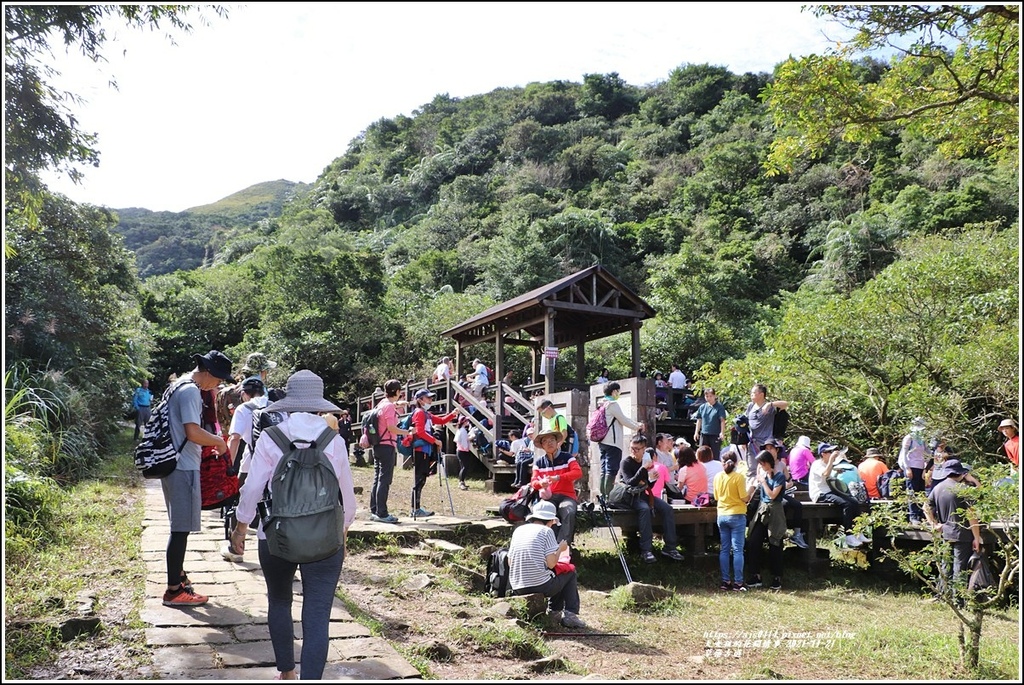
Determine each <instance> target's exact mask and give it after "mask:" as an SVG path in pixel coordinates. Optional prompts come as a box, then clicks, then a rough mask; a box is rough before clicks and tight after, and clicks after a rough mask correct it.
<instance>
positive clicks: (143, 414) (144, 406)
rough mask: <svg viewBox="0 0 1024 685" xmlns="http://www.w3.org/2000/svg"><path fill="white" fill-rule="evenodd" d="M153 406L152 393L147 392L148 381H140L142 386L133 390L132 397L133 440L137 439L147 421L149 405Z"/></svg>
mask: <svg viewBox="0 0 1024 685" xmlns="http://www.w3.org/2000/svg"><path fill="white" fill-rule="evenodd" d="M151 404H153V393H151V392H150V391H149V381H148V380H147V379H145V378H144V379H142V385H140V386H139V387H137V388H135V394H134V395H132V408H133V409H135V438H134V439H135V440H138V439H139V435H140V433H141V432H142V427H143V426H145V425H146V422H147V421H149V414H150V405H151Z"/></svg>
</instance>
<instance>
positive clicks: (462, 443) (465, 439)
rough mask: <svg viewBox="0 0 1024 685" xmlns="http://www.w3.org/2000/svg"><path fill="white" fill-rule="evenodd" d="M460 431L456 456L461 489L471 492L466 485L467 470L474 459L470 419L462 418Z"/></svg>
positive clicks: (459, 424) (456, 436) (458, 431)
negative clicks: (470, 437)
mask: <svg viewBox="0 0 1024 685" xmlns="http://www.w3.org/2000/svg"><path fill="white" fill-rule="evenodd" d="M457 425H458V427H459V428H458V430H456V431H455V456H456V457H458V459H459V489H460V490H469V486H468V485H466V469H467V468H469V462H470V460H471V459H472V458H473V452H472V448H471V446H470V444H469V417H468V416H460V417H459V423H458V424H457Z"/></svg>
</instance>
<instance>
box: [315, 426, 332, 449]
mask: <svg viewBox="0 0 1024 685" xmlns="http://www.w3.org/2000/svg"><path fill="white" fill-rule="evenodd" d="M336 437H338V434H337V433H336V432H335V431H334V429H333V428H331V427H330V426H326V427H325V428H324V430H323V432H322V433H320V436H319V437H318V438H317V439H316V442H315V443H314V444H315V445H316V447H317V449H318V450H320V451H321V452H323V451H324V450H325V449H327V446H328V445H330V444H331V443H332V442H334V438H336Z"/></svg>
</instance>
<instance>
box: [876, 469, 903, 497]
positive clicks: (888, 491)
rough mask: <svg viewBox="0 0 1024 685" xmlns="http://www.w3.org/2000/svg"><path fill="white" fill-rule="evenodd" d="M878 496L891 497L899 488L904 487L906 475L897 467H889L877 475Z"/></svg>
mask: <svg viewBox="0 0 1024 685" xmlns="http://www.w3.org/2000/svg"><path fill="white" fill-rule="evenodd" d="M876 485H878V496H879V497H881V498H882V499H892V498H893V497H895V496H896V493H898V492H899V491H900V489H906V487H907V477H906V476H905V475H904V474H903V472H902V471H900V470H899V469H889V470H888V471H886V472H885V473H883V474H882V475H880V476H879V477H878V483H877V484H876Z"/></svg>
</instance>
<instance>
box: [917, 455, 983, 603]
mask: <svg viewBox="0 0 1024 685" xmlns="http://www.w3.org/2000/svg"><path fill="white" fill-rule="evenodd" d="M970 470H971V467H969V466H965V465H964V464H962V463H960V460H959V459H947V460H946V461H944V462H943V463H942V465H941V466H939V467H938V468H936V472H937V473H936V475H937V476H939V477H940V478H941V482H939V484H938V485H936V486H935V487H933V488H932V491H931V492H930V493H929V494H928V499H927V501H926V502H925V506H924V515H925V519H927V521H928V525H929V526H931V528H932V530H933V531H934V534H940V533H941V535H942V539H943V540H945V541H946V542H948V543H949V544H950V546H951V547H952V548H953V549H952V551H953V565H952V570H951V569H950V566H949V563H948V561H947V560H946V559H943V561H942V562H941V563H940V564H939V572H940V573H941V574H942V580H940V586H941V588H942V589H943V590H948V589H949V585H948V581H949V580H950V579H952V581H953V583H954V584H955V583H956V582H957V579H958V578H959V576H960V574H961V573H963V572H964V571H966V570H967V560H968V559H970V558H971V553H972V552H976V551H977V550H978V548H979V547H981V527H980V524H979V523H978V519H977V518H976V516H975V515H974V513H973V512H972V511H971V509H970V504H971V503H970V501H969V499H968V497H966V496H965V495H967V492H966V491H968V490H969V489H970V488H969V487H968V486H967V485H966V484H964V483H963V482H962V481H963V479H964V475H965V474H966V473H967V472H968V471H970ZM965 519H966V522H965Z"/></svg>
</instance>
